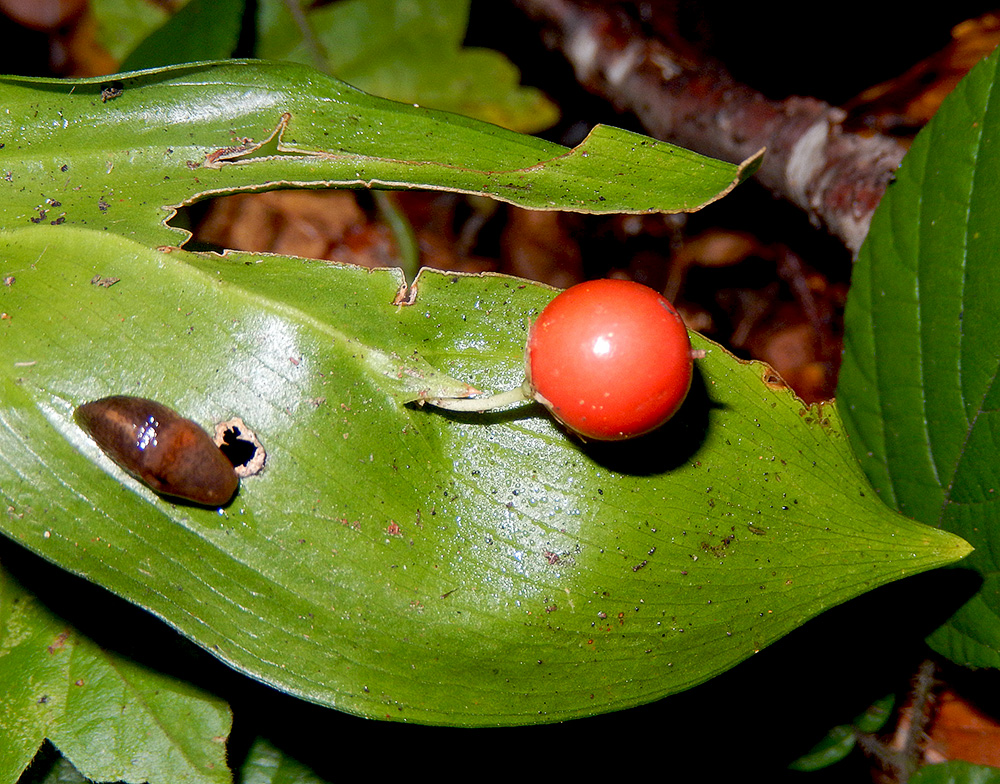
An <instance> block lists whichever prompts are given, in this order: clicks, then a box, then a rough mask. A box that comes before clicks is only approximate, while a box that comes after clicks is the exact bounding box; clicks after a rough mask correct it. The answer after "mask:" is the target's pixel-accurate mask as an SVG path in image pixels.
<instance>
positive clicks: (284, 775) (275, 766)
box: [239, 738, 326, 784]
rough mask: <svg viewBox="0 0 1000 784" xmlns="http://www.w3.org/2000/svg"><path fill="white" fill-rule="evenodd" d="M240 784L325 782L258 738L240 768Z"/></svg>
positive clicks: (310, 783) (320, 783)
mask: <svg viewBox="0 0 1000 784" xmlns="http://www.w3.org/2000/svg"><path fill="white" fill-rule="evenodd" d="M239 781H240V784H325V782H326V779H323V778H320V777H319V776H317V775H316V774H315V773H314V772H313V771H312V770H310V769H309V768H308V767H307V766H305V765H303V764H302V763H301V762H298V761H297V760H294V759H292V758H291V757H289V756H288V755H287V754H284V753H283V752H282V751H280V750H279V749H277V748H275V747H274V746H272V745H271V744H270V743H268V742H267V741H266V740H263V739H260V738H258V739H257V740H256V741H255V742H254V744H253V745H252V746H251V747H250V751H249V752H248V753H247V756H246V760H245V761H244V762H243V766H242V768H241V769H240V778H239Z"/></svg>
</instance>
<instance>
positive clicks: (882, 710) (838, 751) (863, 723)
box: [788, 694, 896, 771]
mask: <svg viewBox="0 0 1000 784" xmlns="http://www.w3.org/2000/svg"><path fill="white" fill-rule="evenodd" d="M895 701H896V700H895V697H894V696H893V695H891V694H890V695H889V696H887V697H883V698H882V699H880V700H876V701H875V702H873V703H872V704H871V705H870V706H869V707H868V709H867V710H866V711H865V712H864V713H862V714H861V715H860V716H858V717H856V718H855V719H854V722H853V723H852V724H840V725H838V726H836V727H834V728H833V729H831V730H830V731H829V732H828V733H827V735H826V737H825V738H823V740H821V741H820V742H819V743H817V744H816V745H815V746H814V747H813V748H812V749H810V750H809V752H808V753H806V754H803V755H802V756H801V757H799V758H798V759H797V760H795V761H794V762H792V763H791V764H790V765H789V766H788V767H789V768H791V769H792V770H801V771H814V770H822V769H823V768H828V767H830V766H831V765H834V764H835V763H837V762H840V761H841V760H842V759H844V758H846V757H847V756H848V755H849V754H850V753H851V752H852V751H854V747H855V746H856V745H857V739H858V733H859V732H863V733H867V734H872V733H875V732H878V731H879V730H881V729H882V727H884V726H885V724H886V722H887V721H888V720H889V716H890V715H891V713H892V707H893V704H894V703H895Z"/></svg>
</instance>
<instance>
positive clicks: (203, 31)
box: [120, 0, 244, 71]
mask: <svg viewBox="0 0 1000 784" xmlns="http://www.w3.org/2000/svg"><path fill="white" fill-rule="evenodd" d="M243 6H244V0H190V1H189V2H188V3H186V4H185V5H184V6H183V7H182V8H181V9H180V10H179V11H177V13H175V14H173V15H172V16H171V17H170V19H169V20H168V21H167V22H166V23H165V24H164V25H162V26H161V27H159V28H157V29H156V30H155V31H154V32H153V33H151V34H150V35H148V36H147V37H146V38H144V39H143V40H142V41H140V42H139V44H138V46H136V48H135V49H133V50H132V51H131V52H130V53H129V55H128V57H126V58H125V60H124V61H123V62H122V63H121V64H120V65H121V70H122V71H138V70H140V69H143V68H156V67H158V66H163V65H175V64H177V63H194V62H200V61H202V60H224V59H226V58H227V57H230V56H232V54H233V52H234V51H235V49H236V42H237V41H238V40H239V37H240V27H241V25H242V22H243Z"/></svg>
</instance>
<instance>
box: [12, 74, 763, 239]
mask: <svg viewBox="0 0 1000 784" xmlns="http://www.w3.org/2000/svg"><path fill="white" fill-rule="evenodd" d="M0 104H2V105H3V106H4V112H3V113H0V139H2V140H3V141H4V146H3V147H2V148H0V170H2V171H3V172H4V174H5V176H4V177H2V178H0V226H3V227H6V228H20V227H24V226H31V225H42V224H55V225H62V224H68V225H75V226H83V227H87V228H91V229H96V230H99V231H109V232H113V233H115V234H121V235H125V236H130V237H133V238H135V239H137V240H139V241H141V242H144V243H147V244H150V245H175V244H180V243H181V241H182V240H183V235H182V234H181V233H180V232H178V231H175V230H172V229H170V228H168V227H166V226H164V225H162V222H163V221H164V220H165V219H167V218H168V217H169V216H170V215H171V213H172V212H173V209H172V207H173V206H178V205H181V204H184V203H190V202H193V201H197V200H198V199H199V198H203V197H207V196H210V195H217V194H221V193H230V192H234V191H238V190H265V189H273V188H277V187H282V186H285V187H292V186H300V187H327V186H338V187H365V186H378V187H391V188H425V189H435V190H447V191H458V192H462V193H476V194H481V195H488V196H492V197H494V198H496V199H500V200H502V201H507V202H511V203H513V204H518V205H521V206H524V207H528V208H532V209H562V210H577V211H582V212H657V211H666V212H671V211H684V210H694V209H697V208H698V207H700V206H702V205H704V204H706V203H708V202H711V201H713V200H715V199H716V198H718V197H719V196H721V195H723V194H724V193H726V192H727V191H729V190H730V189H731V188H732V187H733V186H735V185H736V183H737V182H739V181H740V180H742V179H743V178H744V177H746V176H749V175H750V174H751V173H752V171H753V170H754V169H755V168H756V165H757V164H758V163H759V160H758V159H754V160H752V161H749V162H747V163H746V164H745V165H744V166H742V167H736V166H733V165H731V164H727V163H723V162H721V161H717V160H713V159H711V158H705V157H704V156H700V155H697V154H695V153H692V152H689V151H687V150H683V149H681V148H678V147H673V146H671V145H668V144H665V143H662V142H656V141H654V140H652V139H649V138H648V137H645V136H640V135H637V134H633V133H629V132H626V131H622V130H618V129H615V128H610V127H608V126H598V127H597V128H596V129H594V131H593V132H592V133H591V134H590V135H589V136H588V137H587V139H586V140H585V141H584V142H582V143H581V144H580V145H579V146H577V147H575V148H573V149H572V150H569V149H567V148H565V147H561V146H560V145H557V144H552V143H549V142H545V141H542V140H540V139H535V138H533V137H530V136H524V135H521V134H516V133H513V132H511V131H506V130H503V129H502V128H498V127H496V126H492V125H487V124H485V123H481V122H476V121H474V120H469V119H467V118H464V117H460V116H458V115H452V114H445V113H443V112H433V111H430V110H426V109H420V108H415V107H413V106H408V105H405V104H398V103H394V102H392V101H387V100H384V99H381V98H375V97H373V96H370V95H367V94H365V93H362V92H360V91H359V90H355V89H354V88H353V87H350V86H349V85H346V84H344V83H343V82H339V81H337V80H336V79H332V78H330V77H327V76H324V75H322V74H320V73H318V72H316V71H314V70H312V69H310V68H307V67H305V66H301V65H298V64H295V63H277V62H259V61H233V60H229V61H224V62H216V63H202V64H195V65H187V66H175V67H172V68H166V69H162V70H156V71H148V72H138V73H135V74H124V75H120V76H118V77H108V78H105V79H87V80H55V79H28V78H20V77H3V78H0Z"/></svg>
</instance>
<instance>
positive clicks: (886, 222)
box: [838, 54, 1000, 667]
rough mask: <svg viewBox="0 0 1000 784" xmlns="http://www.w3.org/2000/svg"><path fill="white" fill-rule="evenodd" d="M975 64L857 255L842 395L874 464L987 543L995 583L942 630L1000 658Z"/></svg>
mask: <svg viewBox="0 0 1000 784" xmlns="http://www.w3.org/2000/svg"><path fill="white" fill-rule="evenodd" d="M996 70H997V55H996V54H993V55H992V56H990V58H989V59H988V60H986V61H985V62H983V63H981V64H980V65H978V66H977V67H976V68H974V69H973V70H972V71H971V72H970V73H969V75H968V76H967V77H966V78H965V79H963V80H962V82H961V83H960V84H959V85H958V87H957V88H956V90H955V91H954V93H953V94H952V95H950V96H949V97H948V98H947V100H946V101H945V102H944V103H943V104H942V106H941V109H940V111H939V112H938V114H937V115H936V116H935V118H934V119H933V120H932V121H931V123H930V124H929V125H928V126H927V127H926V128H925V129H924V130H923V131H921V133H920V134H919V135H918V137H917V139H916V140H915V142H914V144H913V147H912V149H911V150H910V152H909V153H908V155H907V156H906V159H905V160H904V162H903V165H902V167H901V168H900V171H899V174H898V175H897V178H896V181H895V183H893V185H892V187H891V188H890V190H889V192H888V193H887V194H886V196H885V198H884V199H883V200H882V203H881V204H880V205H879V209H878V211H877V213H876V215H875V218H874V220H873V221H872V227H871V231H870V232H869V235H868V239H867V241H866V242H865V245H864V246H863V247H862V249H861V253H860V256H859V259H858V262H857V265H856V266H855V269H854V278H853V283H852V288H851V297H850V301H849V303H848V308H847V315H846V322H847V325H846V335H845V356H844V364H843V368H842V370H841V377H840V387H839V389H838V400H840V401H841V403H842V405H843V411H844V414H845V420H846V424H847V426H848V428H849V430H850V431H851V434H852V441H853V442H854V443H855V444H856V445H857V447H856V451H857V452H858V455H859V457H860V459H861V462H862V465H863V467H864V470H865V472H866V473H867V474H868V476H869V478H870V479H871V481H872V483H873V484H874V486H875V487H876V488H877V489H878V491H879V493H880V494H881V496H882V498H883V499H884V500H885V501H886V502H887V503H889V504H892V505H894V506H896V507H897V508H898V509H900V510H901V511H902V512H904V513H905V514H907V515H909V516H911V517H913V518H915V519H917V520H921V521H923V522H925V523H928V524H931V525H935V526H940V527H942V528H944V529H946V530H949V531H953V532H955V533H957V534H959V535H961V536H963V537H965V538H966V539H967V540H968V541H969V542H971V543H972V544H973V545H974V546H975V547H976V552H975V554H974V555H973V556H972V557H971V558H970V559H969V560H968V562H967V564H968V565H969V566H971V567H973V568H975V569H976V570H977V571H978V572H979V573H980V574H981V575H982V576H983V578H984V584H983V586H982V589H981V590H980V591H979V593H978V594H976V595H975V596H974V597H973V598H972V599H971V600H970V601H969V602H968V603H967V604H966V605H965V606H964V607H962V608H961V609H960V610H959V611H958V612H957V613H956V615H955V616H954V617H953V618H952V619H951V620H950V621H949V622H948V623H947V624H945V625H944V626H943V627H942V628H941V629H939V630H938V631H937V632H935V633H934V634H933V635H932V637H931V639H930V642H931V644H932V645H933V646H934V647H935V648H937V649H938V650H939V651H941V652H943V653H945V654H947V655H948V656H949V657H951V658H952V659H954V660H955V661H958V662H961V663H965V664H971V665H980V666H982V665H987V666H992V667H998V666H1000V591H998V588H1000V563H998V560H997V558H998V555H997V554H998V553H1000V492H998V491H1000V475H998V468H1000V413H998V412H1000V385H998V384H997V378H998V374H1000V299H998V297H997V296H996V293H997V292H1000V265H998V264H997V254H998V253H1000V101H998V100H997V99H998V96H1000V87H998V85H997V79H996V77H997V73H996Z"/></svg>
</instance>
